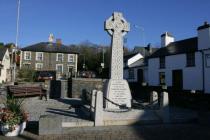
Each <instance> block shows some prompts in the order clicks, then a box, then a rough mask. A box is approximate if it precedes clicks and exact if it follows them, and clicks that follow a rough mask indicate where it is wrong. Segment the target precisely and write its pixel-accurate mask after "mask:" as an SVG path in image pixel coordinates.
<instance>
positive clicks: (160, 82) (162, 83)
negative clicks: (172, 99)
mask: <svg viewBox="0 0 210 140" xmlns="http://www.w3.org/2000/svg"><path fill="white" fill-rule="evenodd" d="M162 74H163V75H164V77H163V81H164V82H162V80H161V75H162ZM159 85H166V73H165V72H159Z"/></svg>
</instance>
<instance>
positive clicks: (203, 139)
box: [0, 124, 210, 140]
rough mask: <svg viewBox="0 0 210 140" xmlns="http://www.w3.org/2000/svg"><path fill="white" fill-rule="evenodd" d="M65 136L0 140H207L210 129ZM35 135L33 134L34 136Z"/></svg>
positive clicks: (86, 131)
mask: <svg viewBox="0 0 210 140" xmlns="http://www.w3.org/2000/svg"><path fill="white" fill-rule="evenodd" d="M66 131H69V133H68V134H67V135H48V136H38V135H36V133H35V132H34V131H33V130H27V131H25V132H24V133H23V135H20V136H18V137H12V138H8V137H4V136H2V135H0V140H209V139H210V127H209V126H202V125H199V124H173V125H169V124H168V125H142V126H109V127H89V128H88V127H86V128H77V129H72V128H71V129H69V130H66ZM34 133H35V134H34Z"/></svg>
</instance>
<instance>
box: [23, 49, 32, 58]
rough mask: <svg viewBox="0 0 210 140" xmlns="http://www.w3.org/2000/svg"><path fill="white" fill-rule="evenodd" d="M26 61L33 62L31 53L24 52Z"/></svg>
mask: <svg viewBox="0 0 210 140" xmlns="http://www.w3.org/2000/svg"><path fill="white" fill-rule="evenodd" d="M24 60H31V52H28V51H27V52H24Z"/></svg>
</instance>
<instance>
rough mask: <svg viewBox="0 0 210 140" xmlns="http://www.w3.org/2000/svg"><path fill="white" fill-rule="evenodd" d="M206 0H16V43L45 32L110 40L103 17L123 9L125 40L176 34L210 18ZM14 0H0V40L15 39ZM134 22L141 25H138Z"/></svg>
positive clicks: (74, 39)
mask: <svg viewBox="0 0 210 140" xmlns="http://www.w3.org/2000/svg"><path fill="white" fill-rule="evenodd" d="M209 7H210V1H209V0H21V9H20V36H19V41H18V44H19V45H20V46H21V47H25V46H27V45H31V44H34V43H38V42H41V41H48V36H49V34H50V33H53V34H54V37H55V38H61V39H62V42H63V43H64V44H66V45H69V44H77V43H81V42H84V41H86V40H89V41H90V42H93V43H96V44H103V45H109V44H110V36H109V35H108V34H107V33H106V32H105V31H104V21H105V20H106V19H107V18H108V17H110V16H111V14H112V13H113V12H114V11H120V12H123V15H124V17H125V18H126V19H127V21H128V22H130V24H131V31H130V32H129V33H128V34H127V36H126V37H127V46H128V47H129V48H133V47H134V46H135V45H143V44H148V43H151V44H152V45H155V46H158V45H159V44H160V35H161V34H162V33H164V32H165V31H169V32H171V33H172V34H173V35H174V37H175V39H176V40H181V39H185V38H189V37H194V36H196V35H197V31H196V29H197V27H198V26H200V25H202V24H203V22H204V21H208V22H210V8H209ZM16 14H17V0H0V42H3V43H8V42H15V35H16ZM134 25H138V26H139V27H141V28H143V29H144V31H142V30H140V29H137V28H135V27H134Z"/></svg>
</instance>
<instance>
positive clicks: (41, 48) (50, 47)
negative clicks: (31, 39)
mask: <svg viewBox="0 0 210 140" xmlns="http://www.w3.org/2000/svg"><path fill="white" fill-rule="evenodd" d="M21 50H22V51H32V52H51V53H75V54H78V52H75V51H72V50H71V48H70V47H68V46H65V45H63V44H57V43H50V42H40V43H37V44H34V45H31V46H28V47H25V48H22V49H21Z"/></svg>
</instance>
